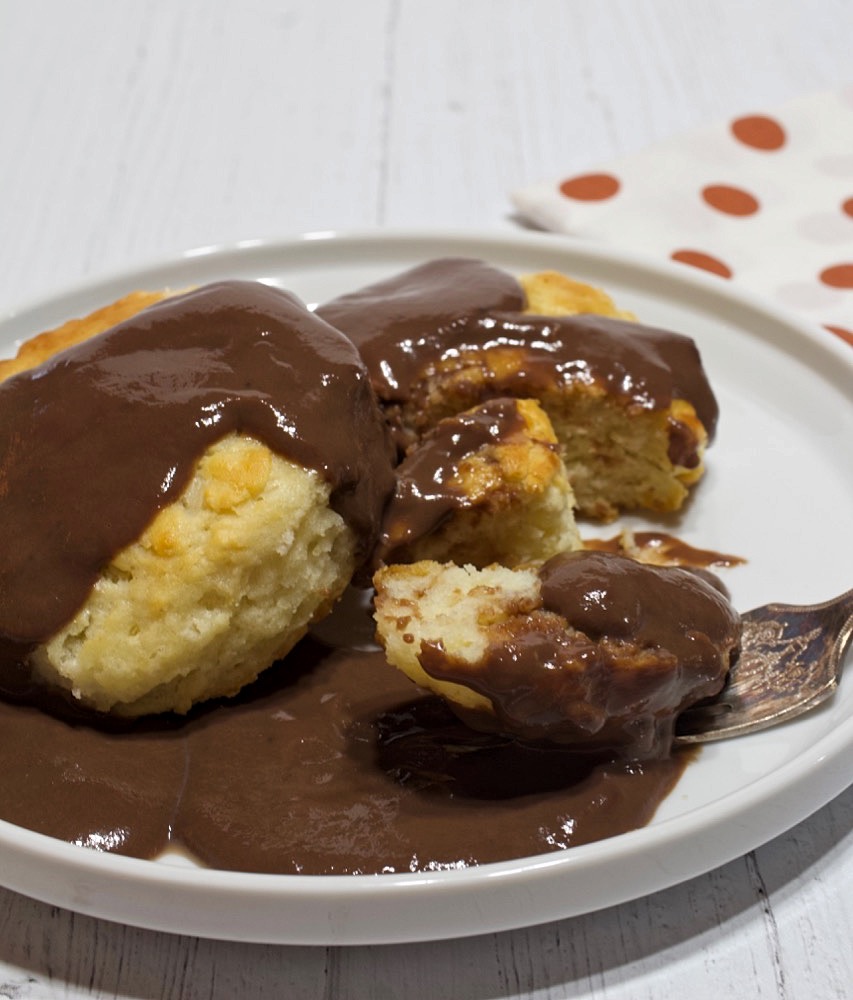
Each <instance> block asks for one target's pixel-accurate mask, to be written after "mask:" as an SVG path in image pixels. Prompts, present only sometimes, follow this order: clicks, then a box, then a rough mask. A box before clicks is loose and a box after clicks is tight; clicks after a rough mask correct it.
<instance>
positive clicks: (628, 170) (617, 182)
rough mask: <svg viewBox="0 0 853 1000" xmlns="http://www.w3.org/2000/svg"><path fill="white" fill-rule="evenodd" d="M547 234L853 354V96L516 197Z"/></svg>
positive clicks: (747, 122)
mask: <svg viewBox="0 0 853 1000" xmlns="http://www.w3.org/2000/svg"><path fill="white" fill-rule="evenodd" d="M514 201H515V203H516V206H517V207H518V208H519V209H520V210H521V212H522V214H524V215H526V216H527V217H528V218H530V219H531V220H532V221H534V222H536V223H537V224H538V225H540V226H544V227H545V228H546V229H553V230H557V231H562V232H566V233H569V234H572V235H576V236H584V237H587V238H597V239H600V240H603V241H606V242H608V243H610V244H611V245H613V246H614V247H617V248H623V249H625V250H628V251H637V252H640V253H642V254H644V255H647V256H649V255H652V256H654V255H659V256H664V257H667V258H669V259H670V260H673V261H676V262H678V263H679V264H684V265H687V266H689V267H693V268H697V269H699V270H702V271H704V272H706V273H708V274H712V275H715V276H717V277H719V278H724V279H731V280H734V281H735V282H737V283H739V284H741V285H742V286H743V287H744V288H746V289H749V290H753V291H755V292H757V293H759V294H761V295H763V296H764V297H765V298H771V299H772V298H775V299H776V300H777V301H778V302H780V303H781V304H782V305H783V306H784V308H785V309H786V310H787V311H789V312H798V313H799V314H800V315H801V316H803V317H805V318H806V319H808V320H809V321H810V322H812V324H813V325H814V326H816V327H822V328H823V329H825V330H828V331H830V332H831V333H833V334H834V335H836V336H837V337H839V338H840V339H841V340H843V341H845V342H847V343H850V344H853V332H851V331H853V88H847V89H846V90H841V91H839V92H837V93H825V94H820V95H815V96H814V97H809V98H804V99H802V100H800V101H795V102H792V103H791V104H789V105H785V106H784V107H782V108H780V109H777V110H775V111H774V112H773V113H761V112H758V111H755V112H751V113H745V114H743V115H741V116H739V117H736V118H734V119H733V120H731V121H729V122H725V123H721V124H720V125H718V126H714V127H712V128H709V129H706V130H702V131H700V132H698V133H694V134H692V135H687V136H682V137H678V138H676V139H674V140H672V141H670V142H668V143H664V144H662V145H659V146H656V147H654V148H652V149H649V150H647V151H645V152H643V153H639V154H636V155H635V156H632V157H629V158H626V159H624V160H622V161H620V162H618V163H616V164H611V165H609V166H607V167H604V168H602V169H598V170H591V171H584V172H580V173H575V174H571V175H568V176H564V177H561V178H559V179H558V180H557V182H556V183H554V182H545V183H542V184H539V185H535V186H533V187H531V188H529V189H527V190H523V191H519V192H516V193H515V195H514Z"/></svg>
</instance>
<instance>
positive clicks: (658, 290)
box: [0, 233, 853, 944]
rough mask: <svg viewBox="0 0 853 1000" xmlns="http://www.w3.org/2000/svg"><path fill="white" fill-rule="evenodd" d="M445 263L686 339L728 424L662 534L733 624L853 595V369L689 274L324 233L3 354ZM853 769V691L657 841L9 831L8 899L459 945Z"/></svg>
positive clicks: (167, 275)
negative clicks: (167, 316)
mask: <svg viewBox="0 0 853 1000" xmlns="http://www.w3.org/2000/svg"><path fill="white" fill-rule="evenodd" d="M447 254H462V255H472V256H478V257H483V258H486V259H488V260H490V261H492V262H494V263H495V264H497V265H499V266H503V267H506V268H508V269H510V270H513V271H516V272H524V271H531V270H539V269H544V268H555V269H559V270H562V271H568V272H570V273H572V274H574V275H575V276H577V277H579V278H581V279H584V280H589V281H592V282H595V283H597V284H601V285H603V286H605V287H606V288H607V289H608V290H609V291H610V292H612V293H613V294H614V296H615V298H616V300H617V302H619V303H620V304H621V305H622V306H624V307H627V308H631V309H634V310H635V311H636V312H637V313H638V314H639V315H640V316H641V317H642V318H643V319H644V320H645V321H647V322H649V323H651V324H657V325H660V326H666V327H670V328H672V329H676V330H680V331H683V332H685V333H689V334H690V335H692V336H693V337H695V339H696V340H697V342H698V344H699V346H700V349H701V351H702V354H703V358H704V361H705V365H706V368H707V370H708V373H709V376H710V378H711V381H712V384H713V385H714V387H715V389H716V392H717V395H718V398H719V402H720V408H721V414H722V417H721V422H720V429H719V435H718V438H717V441H716V443H715V444H714V446H713V448H712V450H711V451H710V453H709V461H708V465H709V471H708V474H707V477H706V479H705V480H704V482H703V483H702V484H701V486H700V488H699V489H698V490H697V492H696V496H695V498H694V501H693V502H692V503H691V504H690V505H689V507H688V509H687V510H686V511H685V512H684V513H683V515H681V516H679V517H678V518H672V519H669V520H668V521H667V522H666V523H665V525H664V527H665V528H666V529H667V530H670V531H674V532H676V533H678V534H679V535H680V536H681V537H683V538H685V539H686V540H687V541H691V542H693V543H694V544H697V545H699V546H701V547H705V548H713V549H717V550H722V551H724V552H732V553H737V554H739V555H742V556H744V557H746V558H747V559H748V563H747V564H746V565H745V566H741V567H738V568H736V569H731V570H727V571H723V572H724V574H725V577H724V578H725V582H726V584H727V585H728V587H729V589H730V591H731V593H732V596H733V599H734V602H735V604H736V605H737V606H738V607H739V608H741V609H742V610H745V609H747V608H750V607H753V606H755V605H757V604H762V603H766V602H767V601H770V600H781V601H788V602H813V601H819V600H823V599H825V598H828V597H831V596H834V595H835V594H837V593H840V592H842V591H844V590H846V589H847V588H848V587H849V586H850V585H851V583H853V580H851V575H853V574H851V570H850V567H851V563H853V560H851V556H853V516H851V515H853V459H851V442H853V406H851V402H853V351H851V350H850V348H849V347H848V346H847V345H846V344H844V343H842V342H841V341H840V340H837V339H835V338H833V337H832V336H831V335H830V334H824V333H823V332H822V331H820V330H812V329H811V328H808V327H804V326H801V325H799V324H798V323H797V322H795V321H794V320H792V319H790V318H788V317H786V316H784V315H781V314H779V313H777V312H776V311H775V310H774V309H772V308H771V307H770V306H768V305H766V304H764V303H763V302H760V301H757V300H754V299H752V298H750V297H748V296H746V295H744V294H742V293H736V292H735V291H734V290H733V289H732V287H731V286H730V285H729V284H727V283H725V282H723V281H721V280H719V279H716V278H712V277H708V276H705V275H703V274H701V273H699V272H696V273H694V272H692V271H690V270H688V269H687V268H682V267H675V266H664V265H660V264H652V263H648V262H645V261H642V260H638V259H636V258H633V257H628V256H621V255H616V254H613V253H611V252H610V251H604V250H597V249H595V248H592V247H589V246H587V245H581V244H577V243H574V242H570V241H568V240H565V239H562V238H557V237H551V236H539V235H518V236H513V235H509V236H478V235H459V234H440V233H438V234H436V233H402V234H391V235H389V234H385V233H377V234H367V235H358V234H353V235H340V234H334V233H321V234H313V235H309V236H306V237H301V238H299V239H295V240H291V241H288V242H283V243H279V244H260V243H247V244H240V245H239V246H235V247H226V248H223V247H211V248H204V249H203V250H198V251H194V252H191V253H188V254H186V255H184V256H183V257H182V258H180V259H179V260H176V261H172V262H170V263H167V264H164V265H160V266H155V267H150V268H147V269H145V270H141V271H137V272H135V273H132V274H125V275H122V276H119V277H113V278H110V279H108V280H104V281H100V282H97V283H92V284H89V285H87V286H85V287H83V288H80V289H78V290H76V291H74V292H70V293H68V294H64V295H61V296H59V297H57V298H55V299H53V300H51V301H49V302H47V303H44V304H41V305H39V306H36V307H33V308H29V309H25V310H23V311H21V312H18V313H17V314H15V315H13V316H9V317H7V318H6V319H5V320H3V321H2V322H0V353H2V354H3V355H6V354H9V353H11V352H12V350H13V344H14V342H15V341H16V340H18V339H22V338H25V337H28V336H31V335H32V334H33V333H35V332H37V331H39V330H41V329H45V328H48V327H50V326H52V325H56V324H58V323H60V322H61V321H63V320H64V319H67V318H68V317H70V316H72V315H79V314H81V313H85V312H88V311H90V310H92V309H94V308H95V307H97V306H99V305H102V304H103V303H105V302H109V301H111V300H113V299H115V298H118V297H119V296H120V295H122V294H124V293H126V292H127V291H130V290H131V289H134V288H160V287H165V286H170V287H173V288H180V287H182V286H184V285H189V284H197V283H201V282H205V281H209V280H214V279H218V278H225V277H245V278H258V279H262V280H265V281H269V282H273V283H277V284H281V285H283V286H285V287H288V288H290V289H292V290H293V291H295V292H297V293H298V294H300V295H301V296H302V297H303V298H304V299H305V300H306V301H307V302H309V303H315V302H318V301H322V300H323V299H326V298H328V297H329V296H331V295H333V294H336V293H338V292H341V291H344V290H350V289H353V288H356V287H357V286H359V285H361V284H364V283H366V282H368V281H372V280H375V279H377V278H379V277H382V276H385V275H388V274H391V273H394V272H395V271H398V270H401V269H402V268H404V267H407V266H409V265H412V264H415V263H418V262H420V261H423V260H426V259H429V258H431V257H438V256H443V255H447ZM629 523H634V524H648V522H647V521H643V519H640V518H635V519H631V521H630V522H629ZM608 533H609V532H608ZM851 764H853V684H846V685H842V687H841V690H840V692H839V694H838V696H837V697H836V698H835V699H834V700H833V701H832V703H831V704H829V705H827V706H824V707H823V708H821V709H819V710H818V711H817V712H815V713H813V714H812V715H810V716H808V717H806V718H802V719H800V720H798V721H796V722H794V723H791V724H789V725H787V726H784V727H780V728H778V729H775V730H771V731H768V732H765V733H761V734H757V735H753V736H749V737H742V738H741V739H739V740H734V741H729V742H726V743H719V744H715V745H712V746H709V747H707V748H706V749H705V750H704V751H703V753H702V755H701V757H700V759H699V760H698V761H697V762H695V763H694V764H693V765H691V766H690V767H689V768H688V770H687V773H686V775H685V776H684V778H683V779H682V781H681V782H680V783H679V785H678V786H677V788H676V789H675V791H674V792H673V794H672V795H671V796H670V797H669V798H668V799H667V800H666V801H665V802H664V804H663V805H662V807H661V808H660V810H659V811H658V814H657V816H656V818H655V819H654V821H653V822H652V823H651V824H650V825H649V826H647V827H645V828H643V829H641V830H637V831H634V832H632V833H628V834H624V835H622V836H619V837H614V838H612V839H610V840H606V841H602V842H599V843H596V844H590V845H587V846H583V847H577V848H574V849H572V850H570V851H567V852H564V853H558V854H548V855H542V856H539V857H535V858H526V859H521V860H518V861H511V862H506V863H502V864H494V865H484V866H482V867H481V868H478V869H470V870H466V871H445V872H438V873H423V874H416V875H379V876H300V875H245V874H238V873H234V872H225V871H209V870H203V869H199V868H195V867H192V866H190V865H188V864H186V863H185V864H183V865H181V864H177V863H167V862H147V861H139V860H135V859H130V858H122V857H116V856H112V855H107V854H99V853H97V852H94V851H91V850H87V849H85V848H80V847H75V846H72V845H70V844H65V843H62V842H59V841H56V840H53V839H51V838H48V837H44V836H42V835H39V834H35V833H31V832H29V831H27V830H23V829H20V828H18V827H15V826H13V825H11V824H9V823H3V822H0V883H2V884H4V885H6V886H8V887H9V888H11V889H14V890H17V891H19V892H22V893H25V894H27V895H30V896H32V897H35V898H37V899H41V900H44V901H46V902H49V903H52V904H55V905H59V906H63V907H67V908H69V909H72V910H76V911H78V912H81V913H86V914H90V915H93V916H98V917H103V918H106V919H110V920H115V921H120V922H123V923H128V924H133V925H136V926H141V927H147V928H152V929H157V930H164V931H172V932H176V933H182V934H194V935H199V936H203V937H212V938H224V939H230V940H243V941H255V942H273V943H287V944H363V943H391V942H402V941H417V940H430V939H437V938H448V937H458V936H462V935H469V934H478V933H484V932H487V931H498V930H505V929H509V928H512V927H520V926H528V925H532V924H535V923H542V922H545V921H549V920H554V919H558V918H561V917H567V916H572V915H576V914H579V913H584V912H589V911H592V910H595V909H598V908H602V907H605V906H610V905H613V904H616V903H620V902H624V901H626V900H628V899H633V898H637V897H639V896H641V895H645V894H647V893H650V892H653V891H656V890H659V889H663V888H665V887H667V886H670V885H673V884H675V883H677V882H680V881H683V880H685V879H688V878H691V877H693V876H696V875H699V874H701V873H703V872H706V871H708V870H710V869H711V868H714V867H716V866H718V865H720V864H723V863H725V862H727V861H729V860H731V859H732V858H734V857H737V856H739V855H741V854H743V853H745V852H747V851H749V850H751V849H752V848H754V847H756V846H758V845H759V844H761V843H763V842H765V841H767V840H769V839H770V838H772V837H774V836H775V835H777V834H779V833H781V832H783V831H784V830H785V829H787V828H789V827H790V826H793V825H794V824H795V823H797V822H799V821H800V820H801V819H804V818H805V817H806V816H808V815H809V814H810V813H812V812H813V811H815V810H816V809H818V808H820V807H821V806H822V805H823V804H825V803H826V802H828V801H829V800H830V799H831V798H832V797H834V796H835V795H837V794H838V793H840V792H841V791H843V790H844V788H845V787H846V786H847V785H848V783H849V782H850V780H851V772H852V771H853V768H851Z"/></svg>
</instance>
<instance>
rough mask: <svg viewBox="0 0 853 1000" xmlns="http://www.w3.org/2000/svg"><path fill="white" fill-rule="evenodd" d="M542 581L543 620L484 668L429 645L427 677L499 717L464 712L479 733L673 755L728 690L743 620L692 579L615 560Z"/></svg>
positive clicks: (515, 634) (591, 556) (584, 558)
mask: <svg viewBox="0 0 853 1000" xmlns="http://www.w3.org/2000/svg"><path fill="white" fill-rule="evenodd" d="M539 576H540V580H541V599H542V611H540V612H538V613H536V612H534V613H532V614H530V615H528V616H526V618H525V620H524V623H523V624H520V625H518V626H517V627H516V628H515V629H514V630H513V631H512V632H511V633H509V631H508V630H507V634H506V635H501V637H500V641H498V642H496V643H494V644H493V645H491V646H490V647H489V648H488V650H487V652H486V654H485V656H484V657H483V658H482V660H481V661H480V662H479V663H476V664H474V665H473V666H472V665H471V664H470V663H466V662H462V661H455V660H454V659H453V658H452V657H449V656H447V654H446V652H445V651H444V649H443V648H442V647H441V646H440V645H438V644H427V643H425V644H424V645H423V647H422V650H421V653H420V656H419V660H420V663H421V665H422V666H423V668H424V670H425V671H426V672H427V673H428V674H430V675H431V676H433V677H435V678H437V679H439V680H445V681H452V682H455V683H459V684H464V685H466V686H467V687H470V688H471V689H473V690H474V691H476V692H478V693H479V694H482V695H484V696H485V697H487V698H488V699H489V700H490V701H491V703H492V706H493V710H494V713H493V714H492V713H483V712H478V713H474V714H470V713H467V712H463V713H462V716H461V717H463V718H465V719H466V720H467V721H468V722H469V723H470V724H471V725H473V726H476V727H479V728H486V729H491V730H494V729H497V730H498V731H505V732H509V733H512V734H513V735H515V736H520V737H523V738H525V739H528V740H546V741H552V742H558V743H564V744H572V745H576V746H577V747H579V748H584V747H587V748H595V749H597V750H601V749H611V750H615V751H618V752H619V753H623V754H626V755H628V756H635V757H648V756H665V755H667V754H668V753H669V752H670V749H671V745H672V733H673V726H674V722H675V718H676V716H677V715H678V713H679V712H681V711H683V710H684V709H685V708H686V707H687V705H689V704H693V703H695V702H696V701H699V700H700V699H702V698H706V697H710V696H712V695H714V694H717V693H718V692H719V690H720V689H721V688H722V686H723V684H724V682H725V677H726V673H727V671H728V667H729V660H730V655H731V652H732V651H733V650H734V649H735V647H736V646H737V642H738V637H739V634H740V619H739V616H738V615H737V614H736V613H735V611H734V610H733V609H732V608H731V606H730V605H729V603H728V601H727V600H726V599H725V598H724V597H723V595H722V594H721V593H720V592H719V591H718V590H716V589H715V588H714V587H712V586H710V585H709V584H708V583H706V582H705V581H704V580H702V579H700V578H699V577H698V576H697V575H696V574H695V573H693V572H691V571H689V570H683V569H679V568H669V567H667V568H663V567H655V566H646V565H642V564H640V563H637V562H635V561H634V560H632V559H628V558H627V557H624V556H620V555H615V554H612V553H607V552H585V551H580V552H568V553H562V554H561V555H558V556H555V557H554V558H552V559H550V560H549V561H548V562H546V563H545V565H544V566H543V567H542V568H541V569H540V571H539ZM557 616H559V617H557Z"/></svg>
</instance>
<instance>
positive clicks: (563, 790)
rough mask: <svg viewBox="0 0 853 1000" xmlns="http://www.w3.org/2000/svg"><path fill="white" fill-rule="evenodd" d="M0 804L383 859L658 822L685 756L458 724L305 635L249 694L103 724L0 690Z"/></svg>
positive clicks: (159, 842) (104, 837) (361, 865)
mask: <svg viewBox="0 0 853 1000" xmlns="http://www.w3.org/2000/svg"><path fill="white" fill-rule="evenodd" d="M0 759H2V760H3V761H4V766H3V767H2V768H0V817H2V818H3V819H5V820H8V821H10V822H12V823H16V824H18V825H19V826H23V827H26V828H29V829H32V830H36V831H38V832H40V833H46V834H48V835H49V836H52V837H57V838H59V839H62V840H67V841H71V842H73V843H77V844H80V845H83V846H87V847H90V848H94V849H97V850H103V851H112V852H115V853H118V854H124V855H131V856H134V857H141V858H151V857H154V856H156V855H157V854H158V853H160V852H161V851H162V850H163V849H164V848H166V847H167V846H169V845H170V844H171V845H172V846H178V847H182V848H184V849H185V850H187V851H188V852H190V853H191V854H192V855H194V856H195V857H196V858H197V859H199V860H200V861H201V862H202V863H204V864H206V865H209V866H211V867H215V868H222V869H236V870H240V871H254V872H271V873H285V874H286V873H306V874H334V873H360V872H364V873H371V872H376V873H381V872H409V871H419V870H423V871H433V870H439V869H443V868H459V867H466V866H469V865H475V864H484V863H487V862H491V861H498V860H504V859H508V858H514V857H525V856H528V855H532V854H539V853H542V852H548V851H557V850H562V849H564V848H567V847H572V846H576V845H578V844H583V843H588V842H590V841H594V840H599V839H602V838H604V837H610V836H614V835H616V834H619V833H622V832H625V831H627V830H631V829H634V828H636V827H639V826H642V825H644V824H645V823H647V822H648V821H649V820H650V819H651V817H652V815H653V814H654V812H655V809H656V808H657V806H658V804H659V803H660V802H661V800H662V799H663V798H664V797H665V796H666V795H667V794H668V792H669V791H670V790H671V789H672V787H673V786H674V784H675V783H676V781H677V780H678V778H679V776H680V775H681V773H682V771H683V769H684V767H685V766H686V763H687V761H688V760H689V759H690V758H689V757H688V756H685V755H683V754H681V753H679V754H678V755H676V756H675V757H673V758H671V759H663V760H651V761H643V762H619V761H612V760H609V759H608V757H607V756H604V757H601V758H594V757H580V756H579V755H578V754H576V753H573V752H571V751H566V750H560V749H559V748H554V747H551V748H543V747H535V746H525V745H524V744H522V743H519V742H517V741H514V740H511V739H508V738H506V737H503V736H498V735H489V734H480V733H476V732H474V731H473V730H471V729H469V728H468V727H467V726H465V725H463V724H462V723H461V722H459V720H458V719H456V717H455V716H453V715H452V714H451V713H450V711H449V710H448V709H447V708H446V706H445V705H444V704H443V702H441V700H440V699H437V698H435V697H432V696H422V695H420V694H419V693H418V690H417V689H416V688H415V687H414V686H413V685H412V684H411V682H410V681H409V680H407V679H406V678H405V677H404V676H403V675H402V674H400V673H399V672H398V671H396V670H394V669H393V668H391V667H389V666H388V665H387V664H386V663H385V661H384V657H383V656H382V654H380V653H376V652H352V651H348V650H334V649H331V648H330V647H328V646H324V645H322V644H321V643H319V642H317V641H316V640H314V639H312V638H308V639H306V640H304V641H303V642H302V644H301V645H299V646H297V647H296V649H295V650H294V651H293V652H292V653H291V654H290V655H289V656H288V657H287V659H286V660H285V661H282V662H281V663H279V664H276V665H274V666H273V667H271V668H270V669H269V670H268V671H267V672H266V674H264V675H263V676H262V677H261V679H260V680H259V681H258V682H257V683H256V684H255V685H253V686H252V687H251V688H248V689H246V690H245V691H244V692H243V693H242V694H241V695H240V696H239V697H238V698H236V699H234V700H232V701H228V702H222V703H220V704H214V705H206V706H199V707H198V708H196V709H194V710H193V711H192V712H191V713H190V714H189V715H188V716H186V717H182V718H176V717H163V718H158V719H155V720H138V721H137V722H133V723H129V722H128V723H119V722H112V723H108V722H107V721H106V720H100V721H99V720H98V719H96V718H95V717H90V718H89V719H88V720H87V719H84V718H83V717H82V716H77V717H76V718H75V717H70V716H69V717H62V716H61V715H59V714H52V713H49V712H45V711H41V710H40V709H38V708H36V707H31V706H26V705H15V704H11V703H4V702H2V701H0Z"/></svg>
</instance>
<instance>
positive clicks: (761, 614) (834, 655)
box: [676, 590, 853, 743]
mask: <svg viewBox="0 0 853 1000" xmlns="http://www.w3.org/2000/svg"><path fill="white" fill-rule="evenodd" d="M851 637H853V590H848V591H847V592H846V593H845V594H842V595H841V596H840V597H836V598H834V599H833V600H830V601H825V602H823V603H822V604H816V605H812V606H798V605H793V604H768V605H765V606H764V607H760V608H756V609H755V610H754V611H749V612H747V613H746V614H745V615H743V639H742V644H741V651H740V654H739V656H738V659H737V661H736V662H735V664H734V665H733V667H732V670H731V673H730V674H729V679H728V682H727V683H726V686H725V688H724V689H723V691H722V692H721V693H720V694H719V695H718V697H717V698H715V699H714V700H713V701H710V702H707V703H705V704H702V705H696V706H694V707H693V708H690V709H688V710H687V711H686V712H684V713H683V714H682V715H681V717H680V718H679V720H678V726H677V736H676V743H704V742H708V741H711V740H720V739H726V738H728V737H731V736H740V735H742V734H744V733H751V732H755V731H757V730H759V729H766V728H768V727H769V726H775V725H778V724H779V723H781V722H786V721H788V720H789V719H793V718H795V717H796V716H798V715H801V714H802V713H803V712H807V711H809V710H810V709H812V708H814V707H815V706H816V705H819V704H821V703H822V702H824V701H826V700H827V698H829V697H831V696H832V694H833V693H834V691H835V689H836V687H837V686H838V680H839V677H840V675H841V669H842V664H843V658H844V652H845V650H846V648H847V646H848V644H849V643H850V639H851Z"/></svg>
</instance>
